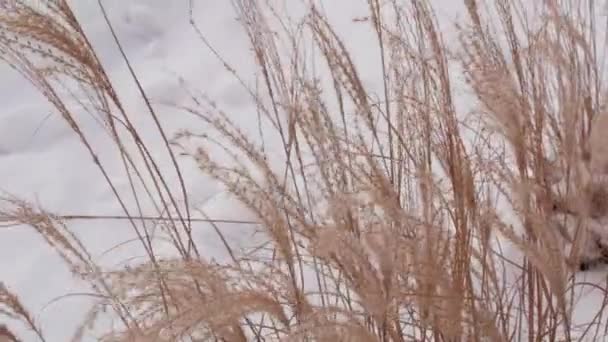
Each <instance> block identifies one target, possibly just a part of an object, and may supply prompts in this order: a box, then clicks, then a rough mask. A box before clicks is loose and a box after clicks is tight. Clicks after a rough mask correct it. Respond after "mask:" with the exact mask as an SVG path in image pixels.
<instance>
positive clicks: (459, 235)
mask: <svg viewBox="0 0 608 342" xmlns="http://www.w3.org/2000/svg"><path fill="white" fill-rule="evenodd" d="M233 4H234V8H235V10H236V12H237V14H238V18H239V20H240V22H241V23H242V25H243V28H244V29H245V32H246V33H247V36H248V38H249V40H250V43H251V49H252V51H253V56H252V58H254V59H255V62H256V65H257V68H258V72H259V75H260V79H259V81H260V82H259V85H260V86H259V87H253V86H250V85H249V84H247V83H246V82H245V81H244V78H241V77H240V76H239V75H238V74H237V73H236V71H235V68H233V67H231V66H230V65H228V64H227V63H226V62H225V61H224V60H223V59H222V62H224V63H225V67H226V72H227V73H229V74H231V75H233V76H234V77H237V79H238V80H239V82H241V84H242V86H243V87H244V88H245V90H246V91H247V93H248V94H249V95H250V96H251V98H250V100H251V102H252V103H253V104H255V107H256V109H257V112H258V113H259V116H258V120H259V125H260V128H261V130H262V131H263V136H264V137H265V138H262V139H258V137H255V136H252V135H251V134H249V133H247V131H245V130H244V128H243V127H240V126H239V124H238V122H237V121H236V120H235V119H234V117H235V116H234V115H231V113H226V112H225V111H224V110H223V109H222V105H221V103H217V102H215V101H214V100H213V99H210V98H208V97H206V96H204V95H199V94H197V93H194V92H188V93H189V94H196V95H192V96H191V98H190V101H189V103H186V104H183V103H180V104H174V107H175V108H179V109H180V110H182V111H183V112H184V115H192V116H194V117H196V118H198V119H199V120H200V122H201V124H202V125H204V127H207V128H208V129H207V130H206V131H204V132H199V131H196V129H189V130H183V131H180V132H179V133H178V134H176V135H175V136H174V137H173V139H170V138H169V136H168V134H167V132H165V130H164V128H163V126H162V125H161V124H160V121H159V120H158V115H159V114H158V111H159V110H160V109H158V108H156V107H155V106H153V105H152V104H151V102H150V101H149V99H148V96H147V95H146V92H145V89H143V87H142V86H141V84H140V83H139V81H138V78H137V75H136V74H135V73H134V71H133V69H132V68H131V66H130V61H129V58H128V56H127V55H126V54H125V53H124V50H123V49H122V45H121V42H120V40H119V39H118V38H117V35H116V33H115V32H114V30H113V27H112V24H111V22H110V21H109V20H108V21H107V23H108V27H109V29H110V31H111V32H112V34H113V36H114V38H115V41H116V43H117V47H118V49H119V51H120V52H121V53H122V56H123V58H124V60H125V61H126V62H127V63H128V65H129V70H130V72H131V75H132V76H133V79H134V80H135V81H136V86H137V88H138V90H139V94H140V95H141V97H142V99H144V100H145V103H146V108H147V110H148V115H149V116H150V118H152V119H153V121H154V122H155V123H156V126H155V127H156V128H157V129H158V131H159V133H160V136H161V137H162V140H163V144H164V147H166V149H165V150H164V152H163V153H166V155H165V157H167V158H169V160H171V162H172V163H171V165H172V166H173V169H174V171H175V172H174V173H173V174H171V175H169V174H166V173H163V172H161V171H160V168H159V167H158V161H157V160H155V158H153V156H152V153H150V151H149V149H148V147H147V146H148V145H147V143H146V141H144V140H143V139H142V138H141V135H140V134H139V132H138V131H137V129H136V127H135V126H134V125H133V124H132V123H131V118H130V117H129V113H128V112H127V111H126V110H125V109H124V107H123V105H122V102H121V99H120V94H117V92H116V91H115V87H114V86H113V85H112V82H111V81H110V80H109V78H108V76H107V75H106V72H105V70H104V68H103V66H102V64H101V63H100V61H99V60H98V58H97V56H96V54H95V52H94V50H93V48H92V46H91V45H90V43H89V40H88V38H87V36H86V34H85V32H84V31H83V30H82V29H81V27H80V25H79V23H78V19H77V18H76V17H75V16H74V14H73V12H72V11H71V10H70V7H69V5H68V4H67V3H66V2H65V1H62V0H60V1H56V2H48V4H46V5H45V6H46V8H45V9H44V11H41V10H40V9H39V8H34V7H31V6H30V5H28V4H27V2H25V1H19V0H17V1H13V2H11V4H10V5H9V4H5V5H4V6H2V7H0V57H1V58H2V59H3V60H4V61H5V62H6V63H8V64H9V65H11V66H12V67H13V68H15V69H16V70H17V71H19V72H20V73H22V74H23V75H24V76H25V77H26V78H27V79H28V80H30V81H31V82H32V83H33V84H34V85H36V86H37V87H38V89H39V90H40V92H41V93H42V94H43V95H44V96H45V97H46V98H47V99H48V100H49V102H50V103H51V104H52V105H53V107H54V108H55V109H56V111H57V112H58V113H59V114H60V115H61V116H62V117H63V119H64V120H65V121H66V122H67V123H68V124H69V125H70V127H71V128H72V130H73V131H74V133H75V134H76V135H77V136H78V137H79V139H80V141H81V142H82V144H83V145H84V147H85V148H86V149H87V151H88V152H89V153H90V155H91V157H92V160H93V162H94V163H95V165H96V166H97V167H98V168H99V170H100V172H101V175H102V177H103V179H104V180H105V181H106V183H107V184H108V186H109V187H110V188H111V189H112V191H113V193H114V195H115V197H116V200H117V201H118V202H119V203H120V205H121V208H122V209H123V211H124V213H123V215H117V216H116V217H119V218H120V217H122V218H124V219H126V220H127V221H128V222H129V225H130V227H131V229H133V231H134V232H135V233H136V234H137V237H138V239H139V241H140V243H141V245H142V246H143V247H144V249H145V251H146V254H147V260H146V261H144V262H140V263H138V264H135V265H130V266H129V267H127V268H125V269H118V270H116V269H104V268H102V267H101V266H99V265H98V264H97V263H96V261H95V260H93V257H92V256H91V255H90V254H89V253H88V252H87V246H86V245H85V244H83V243H82V242H80V240H79V239H78V237H77V236H76V235H74V234H73V233H72V232H71V230H70V222H72V220H74V219H94V218H95V217H87V216H79V215H69V216H67V215H63V216H62V215H59V214H52V213H48V212H46V211H44V210H42V209H37V208H35V207H34V206H32V205H31V204H29V203H26V202H23V201H21V200H18V199H15V198H13V197H8V198H5V200H4V201H3V204H2V209H1V211H0V216H1V217H2V218H3V220H4V221H7V222H9V223H14V224H21V225H28V226H30V227H33V228H34V229H35V230H36V232H37V233H38V234H40V235H41V236H43V237H44V238H45V241H46V242H47V243H48V244H49V246H51V247H52V248H54V250H55V251H56V252H57V253H59V254H60V255H61V256H62V257H63V260H64V261H65V263H66V265H67V266H69V267H70V269H71V270H72V271H73V274H74V275H75V276H78V277H80V278H82V279H85V280H87V281H88V282H89V283H90V284H91V287H92V289H93V291H94V292H95V294H96V296H97V298H99V300H98V301H97V302H96V304H95V306H94V307H93V308H92V310H91V313H90V315H88V317H87V318H86V319H85V321H84V322H83V325H82V326H81V328H80V329H79V330H78V331H77V332H76V333H75V340H78V339H79V338H82V336H83V331H84V330H86V329H87V327H88V326H89V325H90V324H91V323H92V322H93V321H94V320H95V319H96V318H97V316H98V315H99V313H100V312H101V311H102V309H103V308H110V309H111V313H112V315H114V316H115V317H118V318H119V319H120V320H121V322H122V326H121V327H120V328H119V329H116V330H112V331H107V332H106V335H104V336H103V338H102V339H103V340H107V341H178V340H179V341H203V340H205V341H207V340H217V341H246V340H256V341H266V340H288V341H289V340H293V341H300V340H302V341H409V340H416V341H418V340H420V341H426V340H433V341H523V340H528V341H540V340H543V341H545V340H546V341H562V340H568V341H570V340H573V339H585V340H588V339H593V340H602V339H603V332H602V331H601V329H594V328H591V327H592V326H593V325H594V324H605V322H603V320H605V318H603V316H602V315H601V312H598V315H597V317H598V318H597V319H596V321H594V322H589V323H588V325H587V326H585V327H583V328H582V329H580V327H575V326H574V323H573V313H574V310H575V303H574V299H573V295H572V291H573V288H574V287H575V286H576V284H575V280H574V279H575V277H574V275H575V274H576V272H578V271H579V268H587V267H589V265H592V264H593V263H594V262H597V261H600V262H601V261H602V260H604V259H606V258H607V254H605V252H604V247H605V246H608V245H605V243H607V242H608V240H606V241H604V238H603V236H602V233H603V226H602V222H604V221H602V220H603V218H604V217H606V214H607V211H606V208H608V207H607V206H606V203H605V202H606V200H607V196H606V193H607V191H608V190H607V189H606V185H605V183H604V182H602V181H601V179H602V177H603V174H604V172H605V170H606V165H605V164H606V162H605V160H606V159H605V158H606V156H605V153H604V147H603V145H604V144H603V140H604V139H603V138H602V137H603V135H602V133H601V131H600V130H602V127H603V126H604V125H603V124H601V122H603V121H605V120H604V119H602V117H603V116H605V113H604V112H603V111H604V104H603V96H602V95H603V94H604V93H605V89H604V84H603V74H602V69H603V64H602V60H603V57H604V56H602V55H601V54H600V52H601V51H603V46H599V45H598V44H600V42H598V41H597V36H596V31H597V30H598V27H597V26H596V24H595V21H594V19H593V18H595V12H594V11H595V9H594V7H593V6H592V5H593V2H585V1H562V2H557V1H545V2H543V3H542V4H540V3H538V4H537V3H534V4H532V5H530V4H528V5H526V4H524V3H520V2H510V1H506V0H495V1H490V2H487V3H483V4H482V3H479V2H477V1H475V0H466V1H464V4H465V5H466V8H467V11H468V12H467V13H468V18H466V19H462V20H461V21H460V22H459V23H458V25H457V27H456V29H457V32H458V33H459V37H460V39H459V41H458V42H457V43H458V44H456V45H457V46H452V45H447V44H446V42H445V41H444V38H443V34H444V32H441V30H440V29H439V26H438V22H437V20H438V19H437V18H436V16H435V11H434V9H433V8H432V7H431V5H430V4H429V2H427V1H404V2H397V1H385V2H381V1H378V0H369V1H368V5H369V15H368V16H367V17H365V18H363V19H360V20H359V23H357V25H369V29H370V30H372V32H373V34H374V36H375V37H376V38H377V46H374V47H370V49H371V48H373V49H375V50H376V51H377V53H378V54H379V56H380V58H379V60H380V62H381V65H380V66H379V70H381V75H380V76H381V79H382V85H381V87H380V95H378V94H376V93H375V92H374V90H372V89H370V87H369V86H367V85H366V84H365V82H364V81H363V80H362V78H361V76H360V65H358V64H357V62H356V58H355V57H356V56H353V55H352V54H351V53H350V52H349V48H348V47H347V45H346V43H345V42H344V40H343V38H342V37H341V36H340V35H339V34H338V33H337V32H336V30H335V29H334V27H333V26H332V24H331V23H330V21H329V20H328V18H327V17H326V16H325V15H324V14H323V13H322V12H321V11H320V10H319V9H318V8H317V7H315V5H314V4H312V3H311V4H308V3H307V11H306V14H305V15H304V16H302V17H301V18H292V17H288V16H286V15H285V13H282V12H281V9H280V7H279V6H278V5H276V4H274V3H273V2H271V1H270V2H264V1H254V0H235V1H233ZM100 10H101V13H102V15H104V17H105V18H106V19H107V15H106V13H105V9H104V7H103V5H100ZM533 18H534V19H533ZM191 24H192V27H193V30H195V32H197V33H198V35H199V38H200V43H201V44H204V45H207V46H209V47H210V48H213V47H212V46H211V45H210V44H209V40H208V39H206V37H205V35H204V32H202V31H201V30H200V29H199V27H198V25H197V23H196V21H195V20H194V19H192V22H191ZM353 25H354V23H353ZM303 42H308V43H309V44H304V43H303ZM310 46H312V47H313V48H312V50H313V51H309V49H310ZM213 51H214V53H217V52H216V51H215V50H213ZM312 52H316V53H317V55H316V57H314V58H311V57H310V55H311V53H312ZM217 56H218V58H220V59H221V58H222V57H221V54H219V53H217ZM453 69H460V70H462V71H463V74H464V76H465V77H466V87H467V89H468V91H470V93H471V94H472V99H471V101H472V102H473V108H472V111H470V112H464V111H463V110H462V109H461V108H459V107H458V106H457V105H456V102H457V101H456V97H457V96H459V95H457V92H456V89H455V85H454V82H455V81H454V74H453V71H452V70H453ZM66 85H67V86H68V87H69V86H74V87H77V88H78V89H79V92H76V93H74V92H65V89H64V88H62V87H64V86H66ZM184 91H185V92H187V91H188V90H187V89H186V88H184ZM70 94H79V95H78V99H80V101H77V102H76V103H77V104H79V105H76V106H74V104H73V102H70V100H71V98H70V96H72V95H70ZM74 96H75V95H74ZM82 99H85V100H82ZM79 106H80V107H79ZM82 110H87V111H88V112H93V113H94V114H95V115H97V116H98V118H99V119H100V120H101V121H102V122H103V123H104V124H105V128H106V129H107V130H108V132H109V133H110V136H112V138H113V141H114V143H115V145H116V151H117V155H119V156H120V158H121V160H122V162H123V167H124V176H125V178H126V179H128V181H129V182H130V184H131V189H132V195H133V196H132V199H127V198H126V197H125V196H123V195H120V194H119V192H118V191H117V190H116V187H115V185H114V180H113V179H112V178H111V177H110V176H109V175H108V172H107V171H106V169H105V167H104V165H103V163H102V161H100V159H99V158H98V157H97V153H96V150H95V146H93V145H92V144H91V143H90V141H89V139H88V137H87V135H86V133H85V132H84V131H83V130H82V129H81V127H80V126H79V120H78V115H79V112H80V111H82ZM262 128H263V129H262ZM272 139H274V140H272ZM266 140H272V144H273V145H274V146H279V148H278V149H277V150H278V153H279V154H280V155H281V158H280V160H279V161H280V162H277V158H276V155H277V154H276V153H274V154H272V155H271V154H270V153H269V152H268V146H267V145H268V144H269V143H268V142H267V141H266ZM127 146H134V147H135V148H132V149H129V148H127ZM217 151H221V153H220V154H218V153H217ZM178 155H181V156H184V157H188V158H190V159H191V160H192V161H195V162H196V163H197V165H198V166H199V168H200V170H201V172H203V173H204V174H205V175H208V176H210V177H212V178H213V179H215V180H216V181H217V182H218V183H219V184H221V185H222V186H223V187H224V188H225V189H226V190H227V191H228V192H229V193H230V194H231V196H232V197H233V198H234V199H236V200H238V201H239V203H240V204H242V205H243V206H244V207H246V208H247V210H248V211H249V213H251V214H252V215H253V216H254V217H255V220H254V221H253V222H242V223H243V224H254V225H255V227H256V229H257V230H258V231H259V232H260V233H261V234H262V236H263V237H264V238H265V240H266V243H265V244H264V245H263V246H260V247H259V248H255V249H251V250H235V249H234V248H233V247H231V241H228V240H226V239H225V238H224V236H223V232H222V230H221V228H219V227H217V226H216V231H217V233H218V234H219V235H220V236H221V237H222V239H223V241H224V243H225V247H226V249H227V251H228V252H229V255H230V261H229V262H226V263H218V262H214V261H212V260H211V259H209V256H205V255H203V254H202V253H201V252H200V251H201V250H202V248H201V247H203V246H199V245H197V244H196V243H195V241H194V239H193V238H192V229H193V225H192V223H193V222H194V221H196V220H197V219H195V218H193V215H192V213H191V209H190V207H189V205H188V195H187V194H188V192H187V188H186V185H185V184H186V183H185V182H184V180H183V177H182V174H181V172H180V167H179V164H178V162H177V160H178V159H177V156H178ZM168 177H176V179H178V180H179V182H178V183H179V184H180V185H181V187H180V188H179V189H171V188H170V187H169V186H168V184H169V183H168V181H167V179H168ZM127 201H132V202H133V203H134V204H135V208H137V210H136V211H135V212H133V211H132V210H129V209H128V208H131V207H133V206H132V205H131V203H127ZM144 201H146V202H149V203H152V204H153V205H152V207H153V208H155V209H156V213H154V214H150V213H144V212H143V210H142V209H141V208H142V207H143V206H142V205H141V203H143V202H144ZM182 201H183V202H185V203H186V205H185V206H181V205H178V203H179V202H182ZM505 212H506V213H507V214H505ZM116 217H115V218H116ZM154 217H156V218H158V219H162V220H160V230H161V233H162V234H163V237H164V238H165V239H166V240H168V241H171V243H172V245H173V247H174V251H175V256H174V257H172V258H168V257H161V256H159V255H158V252H157V251H156V250H155V245H154V243H153V242H154V241H153V239H154V236H156V232H153V231H152V230H153V228H152V226H151V225H150V221H151V218H154ZM204 220H205V221H207V222H209V223H210V224H215V223H216V222H214V221H213V219H210V218H205V219H204ZM594 227H595V228H594ZM504 243H509V244H511V245H512V246H515V250H516V251H517V252H518V253H519V254H520V255H521V258H516V257H514V256H513V255H512V254H510V253H508V252H505V251H504V249H503V244H504ZM1 298H2V297H0V301H1V302H5V301H9V300H7V299H5V300H2V299H1ZM7 298H9V297H7ZM10 298H13V297H10ZM15 308H18V309H19V310H18V311H19V312H22V313H21V314H20V317H23V318H25V321H26V322H27V323H28V325H29V326H30V327H31V328H32V329H34V328H35V325H34V324H33V322H31V320H30V319H29V318H28V317H29V316H28V315H27V314H25V312H26V311H25V309H21V307H20V306H15V305H13V306H11V310H13V311H14V310H16V309H15ZM601 310H602V311H603V308H602V309H601ZM1 313H4V311H3V312H1ZM2 329H4V330H0V332H2V331H5V332H4V334H5V335H7V334H10V331H9V330H8V329H6V328H2ZM35 331H36V332H37V334H38V335H39V337H40V338H41V339H42V338H43V337H42V336H43V335H42V332H40V331H39V330H35ZM7 336H10V335H7Z"/></svg>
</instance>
